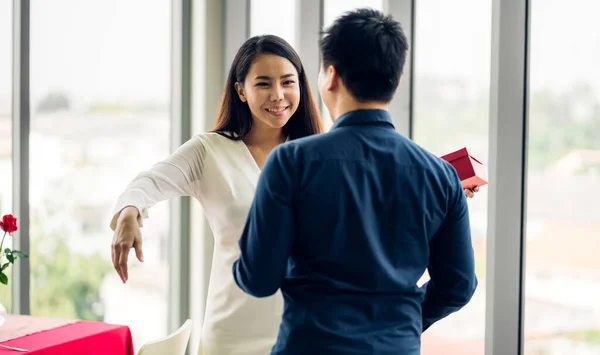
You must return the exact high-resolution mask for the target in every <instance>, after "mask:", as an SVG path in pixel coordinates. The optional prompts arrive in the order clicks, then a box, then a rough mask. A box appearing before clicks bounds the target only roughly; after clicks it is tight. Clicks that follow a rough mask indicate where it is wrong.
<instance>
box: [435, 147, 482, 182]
mask: <svg viewBox="0 0 600 355" xmlns="http://www.w3.org/2000/svg"><path fill="white" fill-rule="evenodd" d="M442 159H444V160H446V161H448V162H449V163H450V164H452V166H453V167H454V169H456V172H457V173H458V177H459V178H460V181H461V182H462V186H463V188H464V189H472V188H475V187H477V186H483V185H486V184H487V181H486V179H487V174H486V172H485V168H484V166H483V164H482V163H481V162H480V161H479V160H477V159H475V158H474V157H473V156H472V155H471V154H470V153H469V151H468V150H467V148H462V149H459V150H457V151H456V152H452V153H449V154H446V155H444V156H442Z"/></svg>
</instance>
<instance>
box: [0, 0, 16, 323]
mask: <svg viewBox="0 0 600 355" xmlns="http://www.w3.org/2000/svg"><path fill="white" fill-rule="evenodd" d="M12 11H13V8H12V1H0V53H4V54H2V55H0V217H1V216H3V215H5V214H8V213H11V214H12V213H13V211H12V117H11V115H12V113H11V112H12V109H11V100H12ZM16 217H17V219H18V218H19V216H16ZM17 223H18V220H17ZM2 235H4V233H3V232H2V231H0V238H2ZM11 240H12V239H11V238H10V237H9V236H7V237H6V240H5V241H4V245H3V249H4V248H6V247H7V246H9V247H10V246H11V245H10V244H11V243H10V242H11ZM4 263H6V261H5V260H0V265H4ZM4 273H5V274H6V276H8V278H9V281H8V286H5V285H1V284H0V304H2V305H4V307H5V308H6V310H7V311H9V312H10V306H11V289H12V266H11V267H9V268H8V270H4Z"/></svg>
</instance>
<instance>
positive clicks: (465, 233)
mask: <svg viewBox="0 0 600 355" xmlns="http://www.w3.org/2000/svg"><path fill="white" fill-rule="evenodd" d="M428 269H429V276H430V277H431V279H430V281H429V282H427V283H426V284H425V285H424V286H423V287H425V298H424V300H423V303H422V314H423V331H425V330H427V328H429V327H430V326H431V325H432V324H433V323H435V322H437V321H438V320H440V319H442V318H444V317H446V316H448V315H449V314H451V313H453V312H456V311H458V310H459V309H461V308H462V307H464V306H465V305H466V304H467V303H468V302H469V301H470V300H471V297H472V296H473V293H474V292H475V289H476V288H477V278H476V276H475V261H474V257H473V246H472V244H471V230H470V226H469V210H468V206H467V201H466V198H465V196H464V192H463V190H462V187H461V185H460V181H459V179H458V176H456V183H455V184H454V185H453V186H452V188H451V190H450V196H449V203H448V213H447V215H446V219H445V220H444V222H443V223H442V225H441V227H440V229H439V230H438V231H437V232H436V234H435V235H434V237H433V238H432V240H431V242H430V243H429V267H428Z"/></svg>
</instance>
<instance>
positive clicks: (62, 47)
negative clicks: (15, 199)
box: [0, 0, 171, 347]
mask: <svg viewBox="0 0 600 355" xmlns="http://www.w3.org/2000/svg"><path fill="white" fill-rule="evenodd" d="M1 13H2V14H4V13H6V12H5V11H2V12H1ZM9 13H10V12H9ZM141 13H143V16H140V14H141ZM170 14H171V2H170V1H167V0H161V1H152V2H148V1H144V0H130V1H117V0H90V1H85V2H82V1H79V0H54V1H50V2H49V1H43V0H32V1H31V138H30V154H31V155H30V176H31V180H30V208H31V210H30V214H31V258H30V261H31V313H32V314H33V315H36V316H51V317H64V318H78V319H88V320H101V321H106V322H109V323H119V324H126V325H129V326H130V328H131V330H132V333H133V337H134V342H135V343H136V347H137V346H139V345H140V344H141V343H142V342H144V341H147V340H153V339H157V338H160V337H162V336H165V335H166V334H167V323H168V322H167V319H168V317H167V314H168V307H167V306H168V284H169V283H168V271H169V260H168V259H167V258H168V257H167V255H168V253H166V252H165V250H164V249H165V245H167V243H166V240H167V239H168V238H169V235H168V233H169V220H170V219H169V205H168V204H167V203H162V204H159V205H158V206H156V207H154V208H153V209H152V213H151V218H150V219H149V220H148V221H147V222H145V224H144V229H143V234H144V256H145V262H144V263H143V264H140V263H139V262H137V260H136V259H135V255H134V253H133V252H132V253H131V254H130V257H129V259H130V260H131V261H132V262H131V263H130V279H129V281H128V283H127V284H126V285H122V283H121V282H120V279H119V277H118V275H117V273H116V272H115V270H114V269H113V267H112V262H111V260H110V243H111V240H112V236H113V233H112V231H111V230H110V228H109V225H108V224H109V221H110V219H111V214H112V209H113V207H114V203H115V201H116V198H117V196H118V195H119V194H120V193H121V192H122V191H123V189H124V188H125V186H126V184H127V183H128V182H129V181H130V180H131V179H133V177H134V176H135V175H136V174H137V173H138V172H140V171H141V170H146V169H148V168H150V167H151V166H152V164H153V163H155V162H157V161H159V160H161V159H163V158H164V157H166V156H167V155H168V154H169V152H170V146H169V143H170V142H169V140H170V135H169V131H170V114H169V106H170V52H171V40H170V35H171V15H170ZM4 23H5V22H4V21H2V24H4ZM2 26H4V25H2ZM0 33H3V32H0ZM0 60H1V59H0ZM0 63H1V62H0ZM2 83H4V81H2ZM149 314H150V315H151V318H152V321H151V322H148V321H147V320H148V317H149Z"/></svg>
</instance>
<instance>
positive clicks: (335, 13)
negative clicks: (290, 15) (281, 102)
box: [311, 0, 383, 131]
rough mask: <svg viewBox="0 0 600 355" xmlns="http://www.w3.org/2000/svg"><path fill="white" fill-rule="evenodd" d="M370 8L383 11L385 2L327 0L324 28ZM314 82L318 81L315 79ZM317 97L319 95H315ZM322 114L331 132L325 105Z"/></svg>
mask: <svg viewBox="0 0 600 355" xmlns="http://www.w3.org/2000/svg"><path fill="white" fill-rule="evenodd" d="M363 7H370V8H372V9H375V10H379V11H383V0H325V4H324V9H323V12H324V14H323V28H327V27H329V26H331V25H332V24H333V21H335V19H336V18H338V17H339V16H341V15H342V14H344V12H346V11H352V10H355V9H358V8H363ZM311 79H312V78H311ZM312 80H317V78H314V79H312ZM315 95H317V93H315ZM321 114H322V116H323V122H324V123H325V127H324V128H325V130H326V131H327V130H329V128H331V125H332V124H333V123H332V122H331V116H330V115H329V111H327V108H326V107H325V105H323V104H321Z"/></svg>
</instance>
